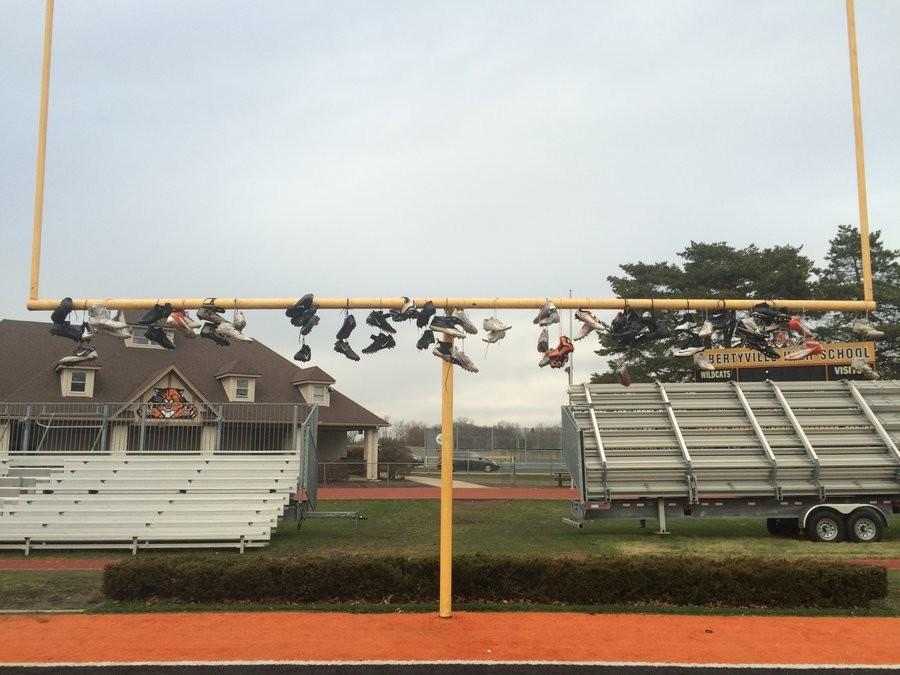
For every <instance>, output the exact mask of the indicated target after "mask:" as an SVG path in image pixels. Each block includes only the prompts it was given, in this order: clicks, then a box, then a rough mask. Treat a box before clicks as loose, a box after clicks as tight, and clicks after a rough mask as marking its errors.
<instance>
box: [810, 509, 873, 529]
mask: <svg viewBox="0 0 900 675" xmlns="http://www.w3.org/2000/svg"><path fill="white" fill-rule="evenodd" d="M822 509H825V510H826V511H834V512H835V513H840V514H841V515H842V516H849V515H850V514H851V513H853V512H854V511H857V510H859V509H871V510H873V511H875V513H877V514H878V517H879V518H881V524H882V525H884V526H885V527H887V526H888V521H887V516H885V515H884V511H882V510H881V509H880V508H878V507H877V506H873V505H872V504H816V505H815V506H813V507H812V508H811V509H809V510H808V511H807V512H806V513H804V514H803V518H801V519H800V529H801V530H803V529H806V521H807V519H808V518H809V517H810V516H811V515H812V514H813V513H815V512H816V511H821V510H822Z"/></svg>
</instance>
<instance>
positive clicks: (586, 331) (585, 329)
mask: <svg viewBox="0 0 900 675" xmlns="http://www.w3.org/2000/svg"><path fill="white" fill-rule="evenodd" d="M594 332H595V329H594V328H591V325H590V324H589V323H583V324H581V330H580V331H579V332H578V335H576V336H575V337H574V338H573V339H574V340H583V339H584V338H586V337H587V336H588V335H590V334H591V333H594Z"/></svg>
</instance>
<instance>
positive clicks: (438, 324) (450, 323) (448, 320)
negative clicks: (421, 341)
mask: <svg viewBox="0 0 900 675" xmlns="http://www.w3.org/2000/svg"><path fill="white" fill-rule="evenodd" d="M456 325H457V322H456V321H455V320H454V319H453V317H451V316H436V317H434V318H433V319H432V320H431V325H430V326H429V327H430V328H431V330H432V331H436V332H438V333H443V334H444V335H447V336H448V337H458V338H464V337H466V334H465V332H464V331H462V330H460V329H459V328H457V327H456Z"/></svg>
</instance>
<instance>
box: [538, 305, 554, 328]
mask: <svg viewBox="0 0 900 675" xmlns="http://www.w3.org/2000/svg"><path fill="white" fill-rule="evenodd" d="M555 311H556V305H554V304H553V303H552V302H550V301H549V300H548V301H547V302H545V303H544V306H543V307H541V309H540V311H539V312H538V315H537V316H536V317H534V323H536V324H540V323H541V321H543V320H544V319H545V318H546V317H548V316H549V315H550V312H555ZM542 325H546V324H542Z"/></svg>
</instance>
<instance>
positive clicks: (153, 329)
mask: <svg viewBox="0 0 900 675" xmlns="http://www.w3.org/2000/svg"><path fill="white" fill-rule="evenodd" d="M144 337H146V338H147V339H148V340H150V342H153V343H155V344H158V345H159V346H160V347H165V348H166V349H175V344H174V343H173V342H172V341H171V340H170V339H169V336H168V335H166V331H164V330H163V329H162V328H160V327H159V326H150V328H148V329H147V330H145V331H144Z"/></svg>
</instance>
